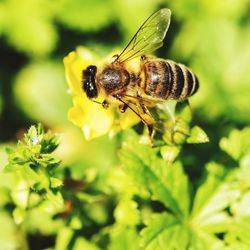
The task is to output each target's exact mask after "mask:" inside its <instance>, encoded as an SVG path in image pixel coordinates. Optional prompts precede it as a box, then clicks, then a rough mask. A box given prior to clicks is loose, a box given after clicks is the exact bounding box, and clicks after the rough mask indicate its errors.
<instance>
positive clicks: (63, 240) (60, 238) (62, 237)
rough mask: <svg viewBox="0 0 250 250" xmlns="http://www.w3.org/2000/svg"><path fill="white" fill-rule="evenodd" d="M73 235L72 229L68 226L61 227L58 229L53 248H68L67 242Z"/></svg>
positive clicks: (59, 249)
mask: <svg viewBox="0 0 250 250" xmlns="http://www.w3.org/2000/svg"><path fill="white" fill-rule="evenodd" d="M73 235H74V231H73V230H72V229H71V228H69V227H63V228H61V229H60V230H59V232H58V234H57V237H56V246H55V250H66V249H68V245H69V242H70V240H71V238H72V237H73Z"/></svg>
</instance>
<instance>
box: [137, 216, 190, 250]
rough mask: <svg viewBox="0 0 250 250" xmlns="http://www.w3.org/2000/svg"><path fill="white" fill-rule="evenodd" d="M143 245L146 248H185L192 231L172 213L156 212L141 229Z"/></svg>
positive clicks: (167, 249) (148, 249)
mask: <svg viewBox="0 0 250 250" xmlns="http://www.w3.org/2000/svg"><path fill="white" fill-rule="evenodd" d="M141 235H142V240H141V245H142V247H143V249H145V250H163V249H164V250H173V249H178V250H185V249H187V246H188V243H189V237H190V232H189V229H188V228H187V227H185V226H184V225H183V224H181V222H180V221H179V220H178V219H177V218H176V217H174V216H173V215H171V214H168V213H162V214H154V215H153V216H152V218H151V219H150V221H149V223H147V227H146V228H145V229H143V230H142V231H141Z"/></svg>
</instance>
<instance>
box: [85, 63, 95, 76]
mask: <svg viewBox="0 0 250 250" xmlns="http://www.w3.org/2000/svg"><path fill="white" fill-rule="evenodd" d="M87 72H88V73H89V75H94V74H95V73H96V66H94V65H90V66H88V67H87Z"/></svg>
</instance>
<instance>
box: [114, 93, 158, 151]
mask: <svg viewBox="0 0 250 250" xmlns="http://www.w3.org/2000/svg"><path fill="white" fill-rule="evenodd" d="M113 96H114V97H115V98H116V99H118V100H119V101H120V102H122V103H123V107H124V108H125V110H126V109H127V108H129V109H130V110H131V111H133V112H134V113H135V114H136V115H137V116H138V117H139V118H140V119H141V120H142V122H143V123H144V124H145V125H146V126H147V127H148V134H149V136H150V141H151V146H152V147H154V142H153V136H154V124H155V120H154V118H153V117H152V116H151V114H150V113H149V111H148V109H147V107H146V106H145V105H143V104H142V103H140V102H139V103H137V104H134V103H130V102H125V101H124V100H123V99H122V97H121V96H119V95H113ZM121 107H122V106H121ZM135 107H136V109H135Z"/></svg>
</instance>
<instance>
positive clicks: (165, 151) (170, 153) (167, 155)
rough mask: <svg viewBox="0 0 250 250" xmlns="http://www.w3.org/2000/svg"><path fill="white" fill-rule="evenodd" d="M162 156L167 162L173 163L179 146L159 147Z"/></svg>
mask: <svg viewBox="0 0 250 250" xmlns="http://www.w3.org/2000/svg"><path fill="white" fill-rule="evenodd" d="M160 152H161V156H162V158H163V159H164V160H165V161H166V162H167V163H169V164H171V163H173V162H174V160H175V159H176V157H177V156H178V155H179V153H180V148H179V147H177V146H174V145H173V146H163V147H161V149H160Z"/></svg>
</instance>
